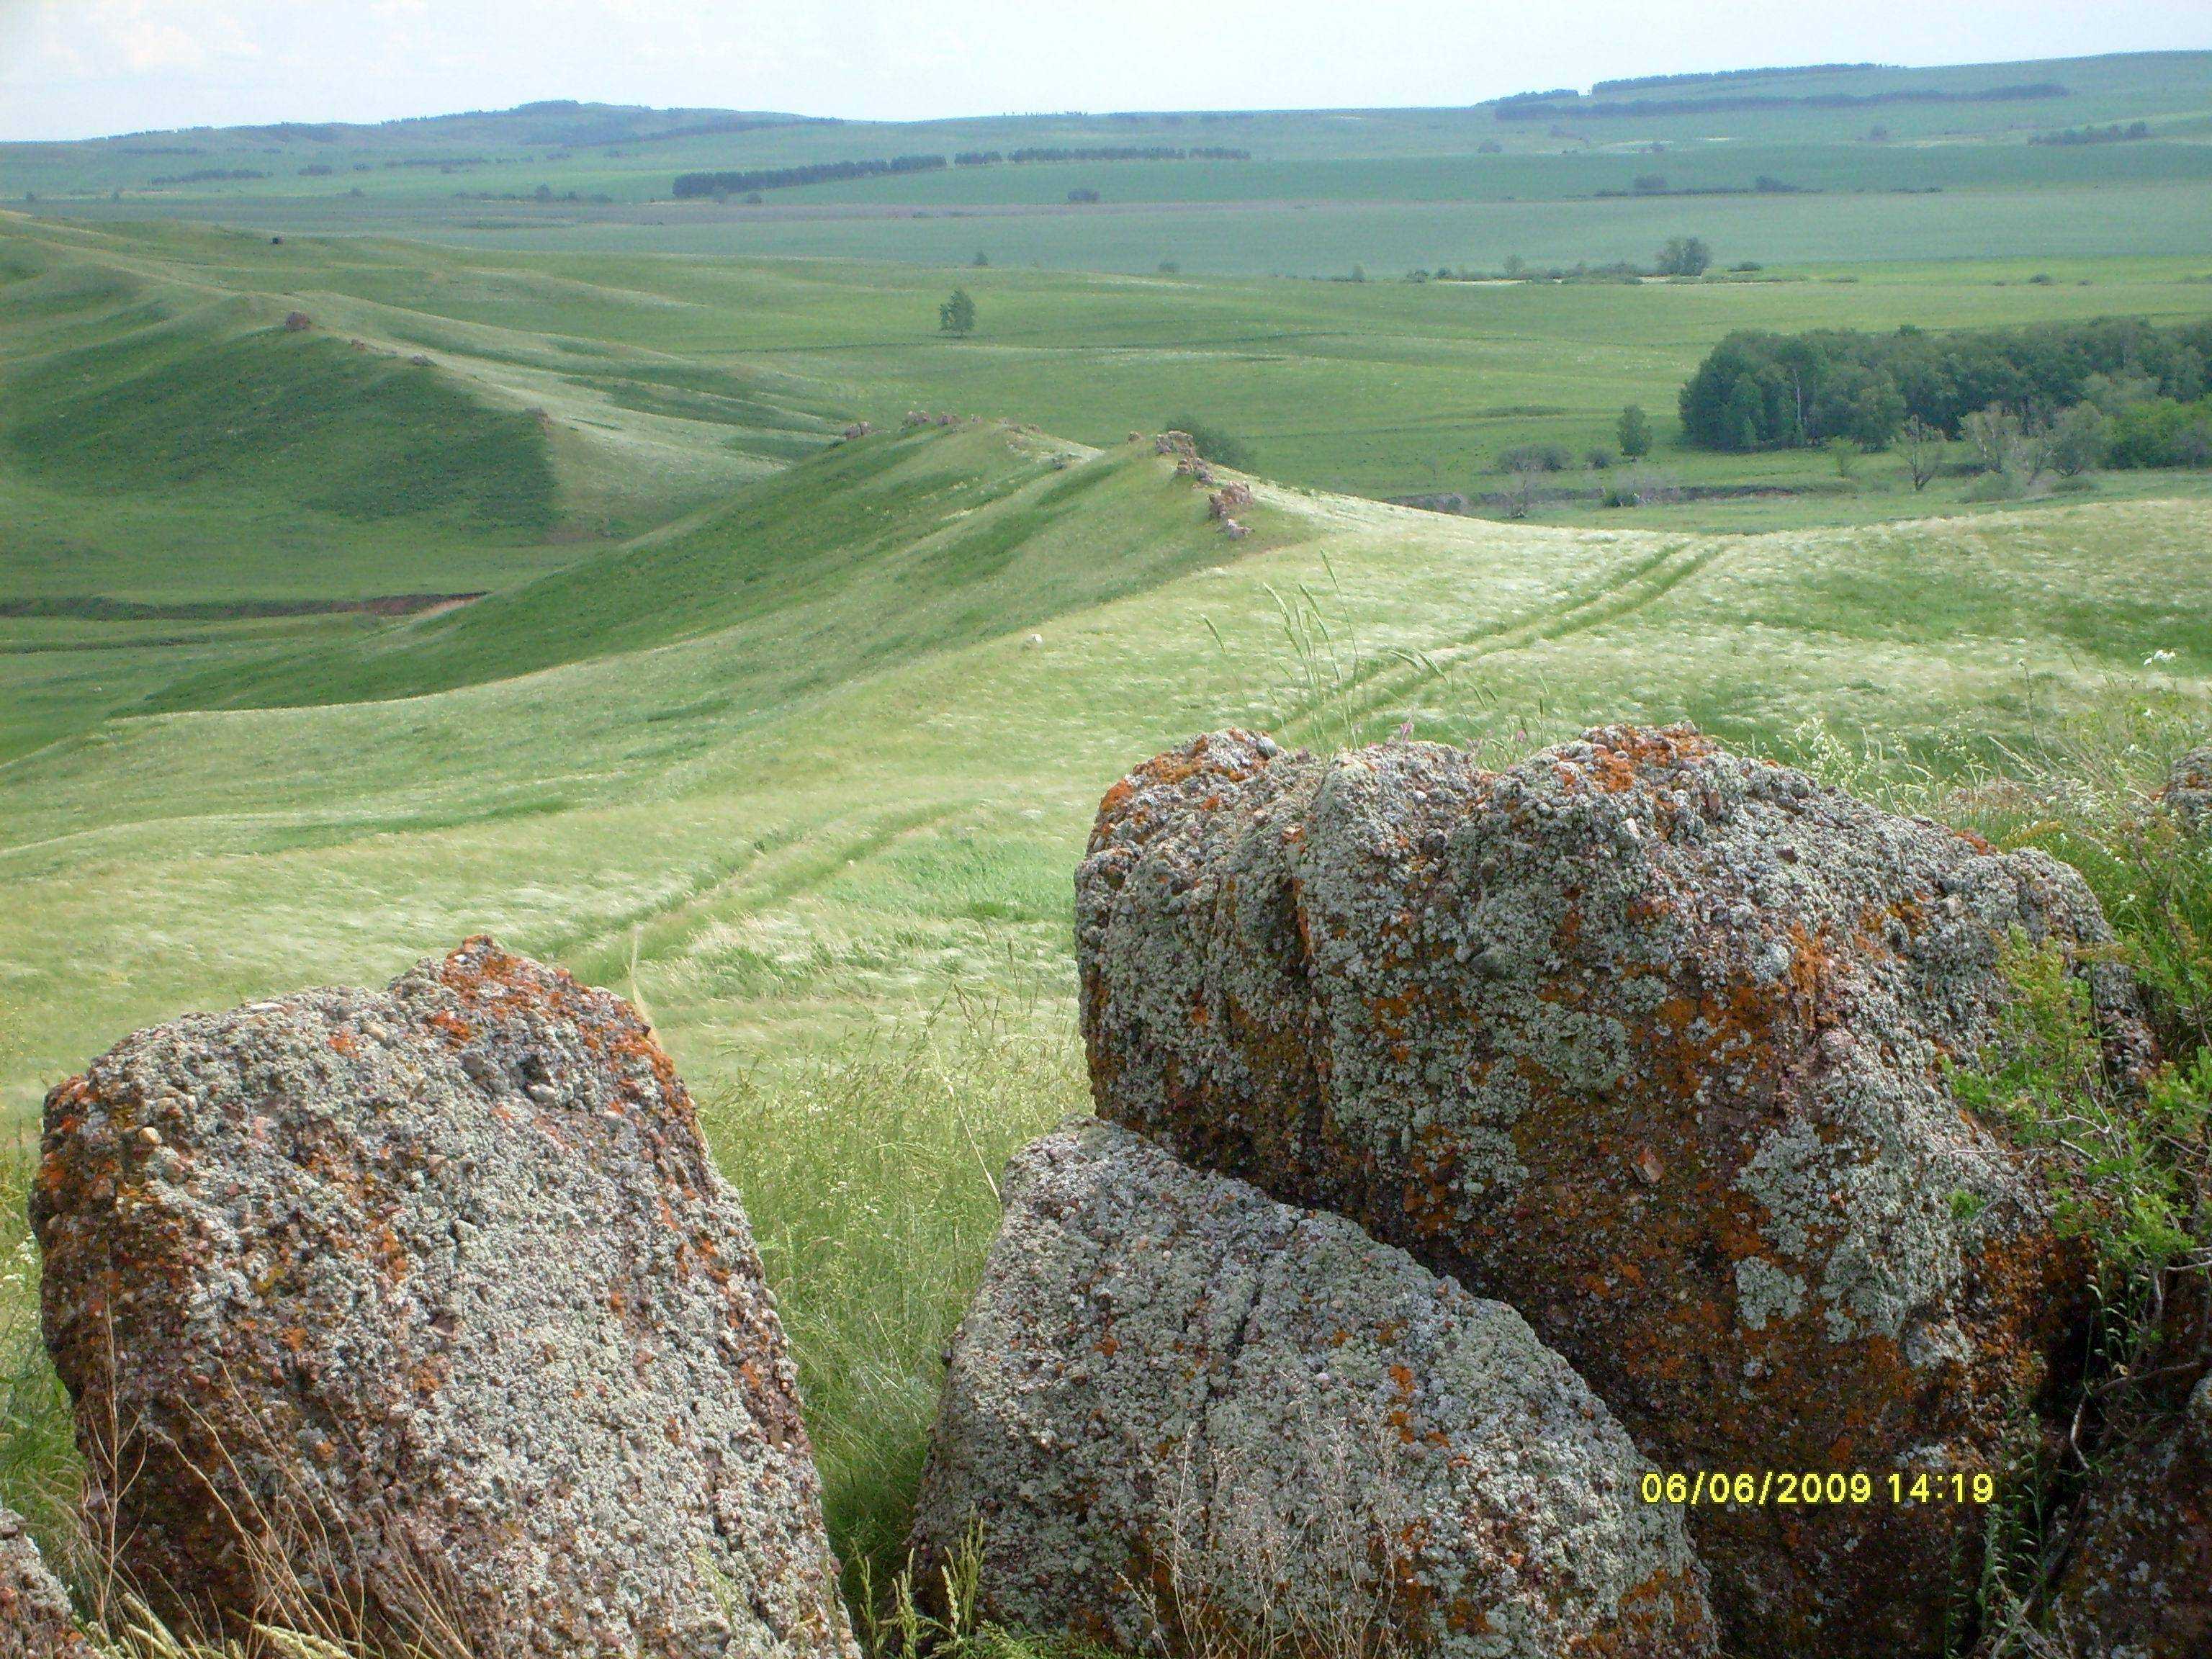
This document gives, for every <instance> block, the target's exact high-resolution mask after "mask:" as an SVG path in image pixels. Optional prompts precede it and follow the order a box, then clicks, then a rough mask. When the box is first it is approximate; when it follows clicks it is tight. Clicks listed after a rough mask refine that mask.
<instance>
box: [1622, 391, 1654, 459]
mask: <svg viewBox="0 0 2212 1659" xmlns="http://www.w3.org/2000/svg"><path fill="white" fill-rule="evenodd" d="M1613 436H1614V438H1615V439H1617V440H1618V441H1619V442H1620V453H1622V454H1624V455H1626V456H1627V457H1628V459H1630V460H1632V461H1638V460H1641V459H1644V457H1645V456H1646V455H1649V454H1650V453H1651V417H1650V416H1648V415H1646V414H1645V413H1644V406H1643V405H1642V404H1629V405H1628V406H1627V407H1626V408H1625V409H1623V410H1621V411H1620V420H1619V421H1618V422H1616V423H1615V424H1614V427H1613Z"/></svg>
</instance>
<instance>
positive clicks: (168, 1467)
mask: <svg viewBox="0 0 2212 1659" xmlns="http://www.w3.org/2000/svg"><path fill="white" fill-rule="evenodd" d="M33 1222H34V1224H35V1225H36V1227H37V1230H38V1234H39V1240H40V1244H41V1245H42V1247H43V1248H44V1250H45V1254H46V1279H45V1320H46V1340H47V1345H48V1346H49V1347H50V1348H51V1350H52V1353H53V1357H54V1362H55V1364H56V1366H57V1367H58V1370H59V1371H60V1373H61V1376H62V1379H63V1381H64V1383H67V1384H68V1386H69V1389H70V1393H71V1395H73V1396H74V1397H75V1400H76V1412H77V1424H78V1437H79V1440H80V1443H81V1444H82V1447H83V1449H84V1451H85V1454H86V1457H87V1462H88V1464H89V1466H90V1468H89V1474H90V1492H89V1494H88V1502H89V1504H90V1506H91V1509H92V1510H93V1516H94V1522H95V1523H96V1524H97V1525H98V1527H99V1528H100V1531H101V1532H102V1533H103V1534H109V1533H111V1532H112V1536H113V1537H114V1538H115V1539H117V1541H118V1545H119V1547H120V1550H121V1559H120V1563H119V1565H120V1566H121V1568H122V1569H123V1571H125V1574H126V1575H127V1576H128V1577H129V1579H130V1580H131V1582H133V1583H135V1584H137V1586H138V1587H139V1588H140V1589H142V1590H143V1592H144V1593H145V1594H147V1595H149V1597H151V1598H152V1600H153V1601H154V1604H155V1607H157V1608H158V1609H160V1610H161V1611H162V1612H163V1613H165V1614H167V1616H169V1617H170V1618H172V1619H173V1620H174V1619H183V1620H186V1621H188V1622H190V1623H191V1624H194V1625H197V1626H203V1627H213V1626H219V1625H220V1626H229V1627H230V1628H232V1629H233V1630H235V1629H236V1628H237V1626H239V1625H240V1624H241V1623H242V1622H243V1621H244V1620H248V1619H250V1618H253V1617H256V1616H264V1617H276V1618H279V1619H282V1618H286V1617H296V1616H298V1615H299V1614H300V1613H301V1612H302V1611H313V1610H317V1609H319V1610H320V1612H321V1613H322V1614H323V1615H324V1616H325V1617H326V1618H331V1619H335V1620H337V1621H339V1622H341V1623H343V1622H345V1621H346V1620H347V1619H348V1618H349V1617H350V1616H351V1615H349V1613H347V1612H346V1611H345V1610H346V1609H349V1608H354V1607H358V1608H359V1609H360V1622H361V1623H362V1624H363V1625H365V1626H367V1627H368V1628H367V1632H366V1633H367V1634H368V1635H370V1636H372V1637H382V1638H392V1637H393V1636H395V1635H398V1636H399V1637H404V1636H407V1635H409V1634H420V1633H422V1632H425V1631H428V1632H432V1633H434V1634H435V1637H436V1641H437V1644H438V1645H439V1650H440V1651H444V1650H447V1648H448V1647H449V1646H452V1645H454V1644H459V1645H461V1646H464V1647H465V1649H466V1650H467V1651H469V1652H471V1653H475V1654H480V1655H483V1656H488V1659H524V1656H531V1659H535V1656H555V1655H559V1656H576V1655H593V1654H603V1655H614V1654H623V1655H632V1654H636V1655H648V1656H655V1659H659V1656H683V1659H695V1656H722V1655H726V1654H727V1655H737V1654H744V1655H746V1656H756V1655H760V1656H770V1655H773V1656H793V1659H799V1656H842V1655H847V1654H849V1653H851V1652H852V1651H853V1644H852V1639H851V1637H850V1635H849V1633H848V1630H847V1627H846V1624H845V1620H844V1616H843V1613H842V1610H841V1607H840V1605H839V1603H838V1601H837V1598H836V1595H835V1592H834V1584H833V1580H834V1576H835V1564H834V1562H833V1560H832V1559H831V1556H830V1553H829V1547H828V1543H827V1540H826V1538H825V1535H824V1534H823V1525H822V1518H821V1507H820V1499H819V1492H818V1486H817V1476H816V1474H815V1470H814V1467H813V1462H812V1457H811V1451H810V1449H809V1447H808V1443H807V1438H806V1434H805V1430H804V1428H803V1427H802V1426H801V1425H800V1421H799V1401H798V1398H797V1395H796V1392H795V1386H794V1372H793V1364H792V1362H791V1360H790V1358H789V1357H788V1355H787V1352H786V1348H785V1343H784V1337H783V1332H782V1329H781V1326H780V1324H779V1322H778V1321H777V1318H776V1314H775V1305H774V1298H773V1297H772V1296H771V1294H770V1292H769V1291H768V1289H767V1288H766V1286H765V1285H763V1282H762V1278H761V1268H760V1262H759V1259H758V1257H757V1255H756V1254H755V1251H754V1248H753V1243H752V1240H751V1237H750V1233H749V1231H748V1230H747V1226H746V1222H745V1217H744V1211H743V1210H742V1208H741V1207H740V1206H739V1205H738V1200H737V1198H736V1197H735V1195H734V1194H732V1193H731V1191H730V1190H729V1189H728V1188H726V1186H725V1185H724V1184H723V1182H722V1181H721V1180H720V1177H719V1176H717V1175H716V1173H715V1171H714V1165H713V1164H711V1163H710V1162H709V1160H708V1153H707V1149H706V1147H705V1146H704V1145H703V1144H702V1140H701V1139H700V1134H699V1129H698V1125H697V1122H696V1118H695V1115H694V1112H693V1108H692V1103H691V1101H690V1097H689V1096H688V1095H687V1094H686V1092H685V1091H684V1085H683V1084H682V1083H681V1082H680V1081H679V1080H678V1078H677V1075H676V1072H675V1069H674V1068H673V1066H671V1065H670V1063H669V1060H668V1058H667V1056H666V1055H665V1054H663V1053H662V1052H661V1050H660V1048H659V1046H658V1045H657V1044H656V1043H655V1042H654V1041H653V1036H652V1033H651V1032H650V1031H649V1030H647V1027H646V1026H645V1024H643V1023H642V1022H641V1020H640V1019H639V1018H638V1017H637V1015H636V1014H635V1012H633V1011H632V1010H631V1008H630V1007H629V1005H628V1004H626V1003H624V1002H623V1001H621V1000H619V999H617V998H616V997H613V996H611V995H608V994H605V993H604V992H599V991H593V990H589V989H586V987H583V986H581V985H579V984H578V983H576V982H575V981H574V980H572V979H570V978H569V977H568V975H566V974H563V973H561V972H559V971H558V970H556V969H549V968H544V967H541V966H539V965H538V963H533V962H530V961H528V960H526V959H524V958H522V957H515V956H510V955H508V954H507V952H505V951H501V949H500V948H499V947H498V946H497V945H495V944H493V943H492V942H491V941H490V940H489V939H472V940H471V941H470V942H469V943H468V944H467V945H464V946H463V947H462V948H461V949H460V950H459V951H457V952H455V953H454V954H453V956H451V957H447V958H446V959H445V960H444V961H442V962H428V963H422V965H421V966H419V967H417V968H416V969H414V970H412V971H411V972H410V973H407V974H405V975H402V976H401V977H400V978H399V979H398V980H397V981H394V982H393V983H392V986H391V987H390V988H389V989H388V990H385V991H381V992H374V991H363V990H324V991H313V992H308V993H306V994H302V995H299V996H292V997H286V998H284V999H283V1000H278V1001H272V1002H262V1003H256V1004H253V1005H252V1006H247V1007H244V1008H240V1009H237V1010H235V1011H234V1012H229V1013H226V1014H220V1015H195V1016H192V1017H190V1018H184V1019H180V1020H178V1021H177V1022H175V1023H174V1024H170V1025H165V1026H162V1027H161V1028H159V1029H157V1030H149V1031H143V1032H140V1033H139V1034H138V1035H137V1036H133V1037H131V1038H130V1039H129V1040H128V1041H126V1042H124V1043H122V1044H121V1045H120V1046H119V1047H118V1048H115V1049H114V1050H113V1051H112V1052H111V1053H110V1054H107V1055H106V1056H105V1057H103V1058H102V1059H100V1060H96V1061H94V1063H93V1065H92V1066H91V1068H90V1069H89V1070H88V1072H87V1073H85V1074H84V1075H83V1076H82V1077H78V1078H75V1079H71V1080H70V1081H69V1082H67V1083H64V1084H63V1085H60V1086H59V1087H58V1088H56V1089H55V1090H54V1091H53V1092H52V1094H51V1095H50V1096H49V1097H47V1101H46V1141H45V1157H44V1161H43V1164H42V1166H41V1169H40V1175H39V1184H38V1189H37V1193H36V1195H35V1197H34V1199H33Z"/></svg>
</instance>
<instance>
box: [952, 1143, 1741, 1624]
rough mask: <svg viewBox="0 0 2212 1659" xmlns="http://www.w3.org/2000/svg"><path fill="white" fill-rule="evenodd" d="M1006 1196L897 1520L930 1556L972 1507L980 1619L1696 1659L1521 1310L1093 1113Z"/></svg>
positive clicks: (1692, 1568)
mask: <svg viewBox="0 0 2212 1659" xmlns="http://www.w3.org/2000/svg"><path fill="white" fill-rule="evenodd" d="M1643 1468H1644V1466H1643V1463H1642V1462H1641V1460H1640V1459H1639V1458H1638V1455H1637V1452H1636V1449H1635V1447H1634V1445H1633V1444H1632V1443H1631V1442H1630V1440H1629V1438H1628V1437H1627V1435H1626V1433H1625V1432H1623V1431H1622V1430H1621V1429H1620V1425H1618V1424H1616V1423H1615V1422H1614V1421H1613V1417H1612V1414H1611V1413H1608V1412H1607V1410H1606V1409H1605V1407H1604V1406H1603V1405H1602V1404H1601V1402H1600V1401H1598V1399H1597V1398H1596V1396H1595V1395H1593V1394H1592V1393H1591V1392H1590V1391H1589V1389H1588V1388H1587V1387H1585V1386H1584V1385H1583V1382H1582V1380H1581V1379H1580V1378H1579V1377H1577V1376H1576V1375H1575V1373H1574V1371H1573V1370H1571V1368H1570V1367H1569V1366H1568V1365H1567V1364H1566V1362H1565V1360H1563V1359H1561V1358H1559V1355H1557V1354H1555V1353H1553V1352H1552V1351H1551V1350H1550V1349H1548V1348H1547V1347H1545V1346H1544V1345H1543V1344H1542V1343H1541V1342H1539V1341H1538V1340H1536V1338H1535V1336H1534V1334H1533V1333H1531V1332H1530V1330H1529V1329H1528V1326H1527V1324H1526V1323H1525V1322H1523V1321H1522V1318H1521V1316H1519V1315H1517V1314H1516V1313H1515V1312H1514V1311H1513V1310H1511V1309H1510V1308H1508V1307H1505V1306H1504V1304H1500V1303H1496V1302H1486V1301H1484V1300H1481V1299H1480V1298H1479V1297H1474V1296H1473V1295H1471V1294H1470V1293H1469V1292H1468V1291H1465V1290H1464V1289H1462V1287H1461V1286H1459V1285H1455V1284H1453V1283H1452V1282H1451V1281H1449V1280H1448V1279H1439V1278H1437V1276H1436V1275H1435V1274H1433V1273H1429V1272H1428V1271H1427V1270H1426V1269H1425V1268H1423V1267H1420V1266H1419V1265H1418V1264H1417V1263H1416V1262H1414V1261H1413V1260H1412V1259H1411V1258H1410V1257H1408V1256H1407V1255H1405V1254H1404V1253H1403V1252H1401V1251H1399V1250H1395V1249H1390V1248H1389V1247H1388V1246H1386V1245H1382V1244H1378V1243H1376V1242H1375V1241H1374V1240H1372V1239H1371V1238H1370V1237H1368V1236H1367V1235H1366V1234H1364V1232H1362V1231H1360V1230H1359V1229H1358V1228H1357V1227H1355V1226H1353V1225H1352V1224H1351V1223H1350V1222H1348V1221H1346V1220H1344V1219H1342V1218H1340V1217H1336V1216H1328V1215H1316V1214H1314V1213H1311V1212H1304V1211H1300V1210H1296V1209H1292V1208H1290V1207H1288V1206H1284V1205H1280V1204H1277V1203H1275V1202H1273V1200H1269V1199H1268V1198H1267V1197H1266V1196H1265V1195H1264V1194H1261V1193H1260V1192H1258V1191H1257V1190H1255V1188H1252V1187H1249V1186H1248V1185H1246V1184H1245V1183H1244V1182H1239V1181H1231V1180H1228V1179H1225V1178H1224V1177H1222V1176H1213V1175H1207V1174H1205V1173H1203V1172H1200V1171H1198V1170H1192V1169H1190V1168H1189V1167H1188V1166H1187V1165H1185V1164H1181V1163H1179V1162H1177V1161H1176V1159H1175V1158H1172V1157H1170V1155H1169V1154H1167V1153H1166V1152H1162V1151H1161V1150H1160V1149H1159V1148H1158V1147H1157V1146H1152V1144H1151V1143H1150V1142H1148V1141H1146V1140H1145V1139H1142V1138H1140V1137H1139V1136H1136V1135H1133V1134H1131V1133H1128V1132H1127V1131H1126V1130H1122V1129H1119V1128H1115V1127H1113V1126H1111V1125H1109V1124H1103V1123H1095V1122H1094V1123H1090V1124H1087V1125H1082V1126H1076V1127H1070V1128H1068V1129H1066V1130H1063V1131H1061V1132H1060V1133H1057V1134H1054V1135H1052V1136H1049V1137H1048V1138H1046V1139H1043V1140H1041V1141H1039V1142H1037V1143H1036V1144H1035V1145H1034V1146H1030V1148H1029V1149H1028V1150H1027V1151H1026V1152H1023V1153H1022V1154H1021V1155H1020V1156H1019V1157H1018V1158H1016V1159H1015V1160H1014V1163H1013V1165H1012V1169H1011V1170H1010V1171H1009V1173H1008V1176H1007V1182H1006V1219H1005V1223H1004V1225H1003V1226H1002V1227H1001V1229H1000V1233H999V1237H998V1239H997V1242H996V1243H994V1245H993V1247H992V1250H991V1255H990V1261H989V1264H988V1266H987V1267H986V1268H985V1270H984V1277H983V1284H982V1286H981V1290H980V1291H978V1292H977V1294H976V1298H975V1304H974V1305H973V1306H972V1307H971V1309H970V1310H969V1314H968V1316H967V1318H966V1320H965V1322H963V1325H962V1327H961V1329H960V1334H959V1337H958V1339H957V1341H956V1343H955V1345H954V1347H953V1352H952V1357H951V1369H950V1372H949V1374H948V1376H947V1378H946V1382H945V1401H944V1406H943V1409H942V1411H941V1413H940V1415H939V1419H938V1423H937V1425H936V1430H935V1433H934V1436H933V1443H932V1447H931V1452H930V1462H929V1466H928V1470H927V1474H926V1475H925V1476H924V1479H923V1483H922V1492H921V1502H920V1510H919V1515H918V1518H917V1521H916V1523H915V1534H916V1541H917V1543H918V1544H919V1545H920V1546H921V1548H922V1551H923V1553H924V1557H925V1559H927V1561H929V1562H930V1563H932V1564H941V1563H943V1562H945V1561H946V1560H947V1559H950V1558H953V1557H955V1556H956V1555H957V1553H958V1551H959V1549H960V1547H961V1546H962V1543H963V1540H965V1539H967V1538H969V1536H970V1535H971V1534H970V1528H972V1527H973V1526H974V1525H975V1523H977V1522H980V1523H981V1552H982V1557H981V1559H982V1571H981V1577H980V1581H979V1585H980V1590H981V1597H982V1601H983V1604H984V1608H985V1610H986V1612H987V1613H990V1614H992V1615H994V1616H995V1617H997V1618H1000V1619H1002V1620H1009V1621H1011V1622H1013V1623H1015V1624H1018V1625H1020V1626H1025V1627H1028V1628H1030V1629H1036V1630H1043V1631H1066V1632H1073V1633H1075V1634H1077V1635H1079V1636H1082V1637H1085V1638H1091V1639H1095V1640H1100V1641H1103V1642H1107V1643H1109V1644H1114V1645H1116V1646H1119V1647H1121V1649H1123V1650H1125V1651H1129V1652H1137V1651H1146V1650H1152V1644H1153V1641H1154V1638H1155V1637H1156V1636H1158V1635H1163V1634H1164V1636H1165V1637H1166V1638H1167V1642H1168V1645H1169V1646H1170V1648H1171V1649H1176V1650H1181V1649H1185V1648H1192V1647H1197V1646H1199V1645H1200V1644H1198V1643H1195V1642H1192V1641H1190V1640H1189V1639H1188V1638H1190V1637H1191V1635H1192V1634H1193V1633H1194V1632H1195V1631H1197V1630H1199V1629H1201V1628H1204V1627H1206V1626H1208V1625H1209V1624H1210V1623H1212V1621H1216V1620H1230V1621H1235V1622H1236V1623H1237V1625H1238V1626H1240V1627H1242V1629H1243V1632H1244V1638H1245V1641H1246V1644H1247V1645H1246V1646H1244V1647H1243V1648H1242V1649H1240V1650H1243V1651H1258V1650H1264V1648H1265V1645H1266V1644H1264V1643H1261V1644H1260V1645H1258V1646H1255V1645H1252V1643H1253V1639H1254V1637H1255V1632H1267V1631H1273V1632H1276V1633H1278V1634H1291V1633H1296V1634H1297V1635H1300V1636H1303V1637H1304V1638H1307V1640H1306V1643H1305V1644H1304V1645H1303V1646H1299V1647H1298V1648H1297V1650H1299V1651H1312V1652H1336V1653H1358V1652H1426V1653H1437V1654H1444V1655H1453V1656H1465V1659H1476V1656H1480V1659H1508V1656H1511V1659H1554V1656H1558V1655H1563V1654H1581V1655H1593V1656H1595V1655H1612V1656H1630V1655H1638V1656H1660V1655H1668V1656H1672V1655H1694V1654H1701V1653H1705V1652H1707V1651H1709V1650H1710V1649H1711V1619H1710V1614H1709V1613H1708V1611H1707V1608H1706V1607H1705V1596H1704V1593H1703V1573H1702V1571H1701V1570H1700V1569H1699V1565H1698V1564H1697V1561H1696V1559H1695V1557H1694V1556H1693V1555H1692V1553H1691V1551H1690V1548H1689V1546H1688V1543H1687V1542H1686V1538H1685V1536H1684V1533H1683V1529H1682V1524H1681V1521H1680V1516H1679V1515H1678V1514H1677V1513H1676V1512H1674V1510H1669V1509H1667V1508H1664V1507H1658V1506H1653V1505H1650V1504H1644V1502H1642V1501H1641V1498H1640V1494H1639V1490H1638V1480H1639V1477H1640V1475H1641V1474H1642V1472H1643ZM1325 1628H1326V1629H1337V1630H1339V1631H1340V1632H1342V1631H1358V1630H1360V1629H1364V1630H1366V1632H1367V1633H1368V1639H1367V1640H1366V1641H1365V1642H1364V1643H1358V1642H1354V1643H1344V1642H1341V1641H1339V1642H1334V1643H1331V1642H1328V1641H1325V1640H1320V1639H1316V1638H1319V1637H1320V1635H1321V1633H1322V1631H1323V1630H1324V1629H1325ZM1294 1645H1296V1644H1294Z"/></svg>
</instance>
